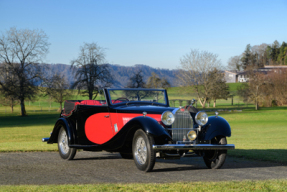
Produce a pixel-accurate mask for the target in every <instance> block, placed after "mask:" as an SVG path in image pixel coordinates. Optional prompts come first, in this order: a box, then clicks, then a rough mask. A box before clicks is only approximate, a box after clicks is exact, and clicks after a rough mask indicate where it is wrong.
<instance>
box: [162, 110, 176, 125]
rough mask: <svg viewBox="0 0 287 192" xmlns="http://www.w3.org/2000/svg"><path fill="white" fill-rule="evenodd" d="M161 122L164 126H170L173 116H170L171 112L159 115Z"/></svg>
mask: <svg viewBox="0 0 287 192" xmlns="http://www.w3.org/2000/svg"><path fill="white" fill-rule="evenodd" d="M161 121H162V122H163V124H165V125H171V124H173V122H174V115H173V114H172V112H170V111H165V112H163V114H162V115H161Z"/></svg>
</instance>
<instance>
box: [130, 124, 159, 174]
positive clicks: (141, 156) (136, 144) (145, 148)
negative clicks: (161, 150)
mask: <svg viewBox="0 0 287 192" xmlns="http://www.w3.org/2000/svg"><path fill="white" fill-rule="evenodd" d="M153 144H154V139H153V137H151V136H148V135H147V134H146V133H145V132H144V131H143V130H141V129H139V130H137V131H136V132H135V134H134V138H133V145H132V151H133V158H134V161H135V164H136V166H137V168H138V169H139V170H141V171H145V172H149V171H151V170H152V169H153V167H154V164H155V152H154V150H153V148H152V145H153Z"/></svg>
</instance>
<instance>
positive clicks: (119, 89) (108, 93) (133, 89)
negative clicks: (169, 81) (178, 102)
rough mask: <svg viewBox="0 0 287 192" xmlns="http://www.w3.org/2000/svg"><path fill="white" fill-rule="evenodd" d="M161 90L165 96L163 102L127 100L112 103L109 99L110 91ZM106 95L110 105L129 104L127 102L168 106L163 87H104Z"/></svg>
mask: <svg viewBox="0 0 287 192" xmlns="http://www.w3.org/2000/svg"><path fill="white" fill-rule="evenodd" d="M114 90H115V91H124V90H127V91H129V90H130V91H162V92H163V93H164V97H165V103H157V102H151V101H129V102H122V103H115V104H113V103H112V100H111V95H110V92H111V91H114ZM106 96H108V98H107V101H108V103H109V105H111V106H118V105H129V104H143V105H160V106H166V107H169V101H168V96H167V91H166V90H165V89H149V88H109V89H106Z"/></svg>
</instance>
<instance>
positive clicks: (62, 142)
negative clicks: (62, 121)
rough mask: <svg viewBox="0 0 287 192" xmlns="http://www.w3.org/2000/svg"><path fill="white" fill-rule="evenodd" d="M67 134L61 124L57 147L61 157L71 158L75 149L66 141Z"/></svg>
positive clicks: (74, 153)
mask: <svg viewBox="0 0 287 192" xmlns="http://www.w3.org/2000/svg"><path fill="white" fill-rule="evenodd" d="M68 142H69V141H68V135H67V132H66V129H65V128H64V127H63V126H62V127H61V128H60V131H59V134H58V149H59V154H60V156H61V158H62V159H65V160H72V159H73V158H74V157H75V155H76V152H77V149H75V148H70V147H69V143H68Z"/></svg>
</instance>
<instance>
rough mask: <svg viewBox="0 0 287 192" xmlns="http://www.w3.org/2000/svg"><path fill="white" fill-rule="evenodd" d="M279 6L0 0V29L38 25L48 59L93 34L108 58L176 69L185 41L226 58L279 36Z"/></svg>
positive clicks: (64, 56)
mask: <svg viewBox="0 0 287 192" xmlns="http://www.w3.org/2000/svg"><path fill="white" fill-rule="evenodd" d="M286 13H287V1H286V0H281V1H280V0H272V1H271V0H269V1H264V0H258V1H257V0H254V1H252V0H247V1H245V0H238V1H230V0H226V1H225V0H220V1H219V0H218V1H215V0H210V1H209V0H187V1H185V0H178V1H174V0H170V1H169V0H164V1H161V0H153V1H149V0H144V1H140V0H133V1H131V0H130V1H126V0H117V1H112V0H105V1H104V0H103V1H99V0H92V1H87V0H82V1H80V0H78V1H72V0H68V1H60V0H49V1H48V0H46V1H44V0H19V1H17V0H0V31H1V32H4V31H5V30H9V29H10V27H16V28H18V29H21V28H28V29H42V30H43V31H45V33H46V34H47V35H48V36H49V42H50V43H51V45H50V49H49V53H48V55H47V56H46V58H45V60H44V61H45V62H47V63H63V64H70V61H71V60H72V59H75V58H76V57H77V55H78V52H79V47H80V46H81V45H83V43H84V42H87V43H91V42H96V43H98V45H100V46H102V47H104V48H106V60H107V62H109V63H111V64H120V65H124V66H132V65H134V64H145V65H148V66H151V67H156V68H167V69H175V68H177V66H179V61H180V58H181V57H182V56H183V55H184V54H186V53H188V52H189V51H190V49H199V50H205V51H209V52H212V53H215V54H218V58H219V59H220V60H221V61H222V64H223V65H227V61H228V59H229V58H230V57H232V56H235V55H239V54H241V53H242V52H243V51H244V49H245V47H246V45H247V44H251V45H259V44H261V43H268V44H271V43H273V42H274V40H278V41H279V42H280V43H282V42H283V41H285V42H286V41H287V14H286Z"/></svg>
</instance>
